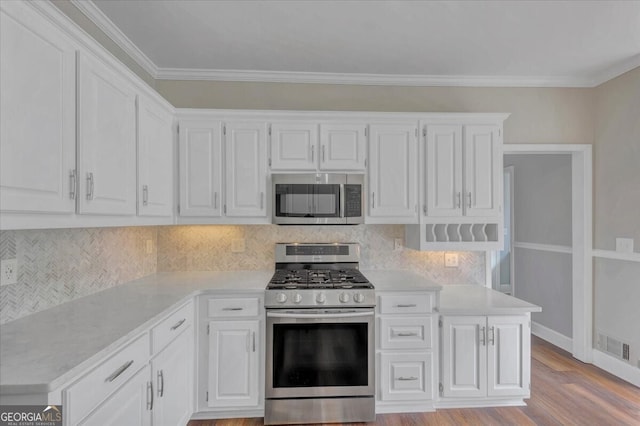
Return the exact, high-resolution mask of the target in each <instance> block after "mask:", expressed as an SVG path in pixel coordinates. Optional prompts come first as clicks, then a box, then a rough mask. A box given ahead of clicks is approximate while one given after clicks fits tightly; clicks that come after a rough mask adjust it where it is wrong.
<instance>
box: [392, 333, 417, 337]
mask: <svg viewBox="0 0 640 426" xmlns="http://www.w3.org/2000/svg"><path fill="white" fill-rule="evenodd" d="M417 335H418V333H402V332H401V333H396V336H399V337H414V336H417Z"/></svg>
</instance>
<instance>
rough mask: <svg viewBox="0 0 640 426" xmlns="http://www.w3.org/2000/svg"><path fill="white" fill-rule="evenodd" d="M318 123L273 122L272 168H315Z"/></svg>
mask: <svg viewBox="0 0 640 426" xmlns="http://www.w3.org/2000/svg"><path fill="white" fill-rule="evenodd" d="M317 146H318V125H317V124H315V123H304V122H301V123H273V124H271V154H270V155H271V157H270V158H271V170H315V169H316V162H317V155H316V151H317Z"/></svg>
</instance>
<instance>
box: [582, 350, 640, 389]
mask: <svg viewBox="0 0 640 426" xmlns="http://www.w3.org/2000/svg"><path fill="white" fill-rule="evenodd" d="M593 365H595V366H596V367H598V368H602V369H603V370H605V371H607V372H609V373H611V374H613V375H614V376H617V377H620V378H621V379H622V380H626V381H627V382H629V383H631V384H633V385H635V386H637V387H639V388H640V368H637V367H634V366H633V365H631V364H627V363H626V362H624V361H620V360H619V359H618V358H615V357H612V356H611V355H608V354H606V353H604V352H602V351H599V350H598V349H594V350H593Z"/></svg>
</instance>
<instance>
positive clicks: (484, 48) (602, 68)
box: [72, 0, 640, 87]
mask: <svg viewBox="0 0 640 426" xmlns="http://www.w3.org/2000/svg"><path fill="white" fill-rule="evenodd" d="M72 1H73V2H74V4H76V5H77V6H78V7H79V8H80V9H81V10H83V12H85V14H87V16H89V17H90V18H91V19H92V20H93V21H94V22H96V23H97V24H98V25H99V26H101V28H102V29H103V30H105V31H106V32H107V33H108V34H109V35H110V36H111V37H112V38H114V39H115V40H116V41H117V42H118V43H119V44H120V46H121V47H123V48H124V49H125V50H126V51H127V52H128V53H129V54H131V55H132V56H134V58H136V60H137V61H138V62H139V63H140V64H141V65H142V66H143V67H144V68H145V69H146V70H147V71H148V72H149V73H151V74H152V75H153V76H154V77H156V78H174V79H214V80H216V79H217V80H239V81H247V80H249V81H298V82H334V83H361V84H408V85H422V84H424V85H467V86H468V85H473V86H476V85H478V86H586V87H590V86H594V85H597V84H600V83H602V82H604V81H606V80H609V79H610V78H613V77H615V76H617V75H619V74H621V73H623V72H626V71H628V70H630V69H633V68H635V67H637V66H640V1H637V0H636V1H633V0H632V1H399V0H396V1H391V0H387V1H382V0H379V1H348V0H342V1H339V0H336V1H331V0H324V1H291V0H287V1H275V0H262V1H260V0H257V1H250V0H244V1H221V0H215V1H203V0H200V1H193V0H163V1H158V0H147V1H144V0H126V1H122V0H93V2H91V1H86V0H72Z"/></svg>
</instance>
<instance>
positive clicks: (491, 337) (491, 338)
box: [489, 327, 496, 346]
mask: <svg viewBox="0 0 640 426" xmlns="http://www.w3.org/2000/svg"><path fill="white" fill-rule="evenodd" d="M489 331H490V332H491V333H490V334H489V343H491V345H492V346H495V345H496V330H495V327H491V328H490V329H489Z"/></svg>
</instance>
